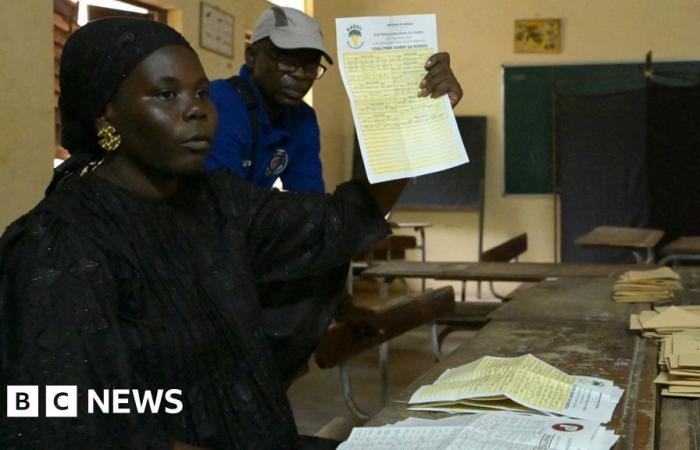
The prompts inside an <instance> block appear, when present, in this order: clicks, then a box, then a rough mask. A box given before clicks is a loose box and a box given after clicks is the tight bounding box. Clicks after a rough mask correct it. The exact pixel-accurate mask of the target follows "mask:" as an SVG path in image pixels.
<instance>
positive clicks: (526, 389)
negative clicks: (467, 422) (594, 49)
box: [409, 354, 623, 423]
mask: <svg viewBox="0 0 700 450" xmlns="http://www.w3.org/2000/svg"><path fill="white" fill-rule="evenodd" d="M622 393H623V390H622V389H620V388H618V387H617V386H615V385H613V383H612V382H611V381H609V380H604V379H602V378H593V377H584V376H572V375H567V374H566V373H564V372H562V371H561V370H559V369H557V368H555V367H552V366H550V365H549V364H547V363H545V362H544V361H542V360H540V359H537V358H536V357H535V356H533V355H530V354H527V355H523V356H518V357H515V358H500V357H495V356H484V357H483V358H480V359H478V360H476V361H474V362H472V363H469V364H466V365H464V366H461V367H457V368H455V369H448V370H447V371H445V373H443V374H442V375H441V376H440V378H438V379H437V380H436V381H435V383H433V384H431V385H427V386H422V387H421V388H419V389H418V390H417V391H416V392H415V393H414V394H413V396H411V399H410V400H409V403H410V405H411V407H410V408H409V409H414V408H415V409H420V410H423V411H425V410H433V407H435V409H436V410H440V411H446V410H447V408H446V405H447V404H448V402H452V403H456V404H461V405H464V403H462V402H464V401H467V400H468V401H469V403H470V404H472V405H473V404H474V403H475V402H479V405H480V406H481V407H482V408H489V404H490V402H491V401H492V400H493V399H494V397H495V398H503V397H505V398H507V399H509V400H511V401H512V402H514V403H517V404H518V405H522V406H525V407H526V408H529V409H530V410H534V411H541V412H546V413H555V414H560V415H563V416H568V417H574V418H577V419H584V420H591V421H595V422H597V423H607V422H609V421H610V419H611V418H612V414H613V411H614V410H615V407H616V406H617V403H618V402H619V400H620V398H621V397H622ZM499 396H502V397H499ZM498 406H499V408H495V409H501V408H503V406H504V403H503V402H498ZM504 409H511V408H504ZM512 409H514V410H515V409H516V408H512ZM450 412H457V411H450Z"/></svg>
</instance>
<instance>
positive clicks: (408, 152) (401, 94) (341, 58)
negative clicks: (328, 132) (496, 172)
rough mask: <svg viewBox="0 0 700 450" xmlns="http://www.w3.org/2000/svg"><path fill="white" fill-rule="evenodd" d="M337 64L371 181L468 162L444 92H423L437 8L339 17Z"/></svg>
mask: <svg viewBox="0 0 700 450" xmlns="http://www.w3.org/2000/svg"><path fill="white" fill-rule="evenodd" d="M335 23H336V36H337V45H338V64H339V66H340V75H341V77H342V78H343V84H344V85H345V90H346V91H347V93H348V97H349V99H350V106H351V108H352V115H353V118H354V120H355V130H356V132H357V139H358V142H359V144H360V150H361V152H362V159H363V161H364V163H365V169H366V171H367V178H368V179H369V181H370V183H378V182H381V181H389V180H394V179H398V178H406V177H415V176H418V175H425V174H429V173H433V172H438V171H441V170H445V169H449V168H451V167H455V166H458V165H460V164H464V163H467V162H469V158H468V157H467V152H466V150H465V148H464V144H463V143H462V139H461V137H460V134H459V129H458V128H457V122H456V121H455V117H454V113H453V112H452V107H451V106H450V101H449V99H448V98H447V96H446V95H444V96H442V97H440V98H437V99H431V98H429V97H418V90H419V89H420V87H419V84H420V82H421V80H422V79H423V77H424V76H425V75H426V73H427V72H426V70H425V63H426V61H427V60H428V58H429V57H430V56H431V55H432V54H434V53H436V52H437V26H436V22H435V15H434V14H425V15H416V16H388V17H353V18H342V19H336V21H335Z"/></svg>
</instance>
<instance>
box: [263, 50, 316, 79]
mask: <svg viewBox="0 0 700 450" xmlns="http://www.w3.org/2000/svg"><path fill="white" fill-rule="evenodd" d="M261 49H262V51H263V52H265V53H267V54H268V55H269V56H270V57H272V59H274V60H275V63H276V64H277V70H278V71H279V72H282V73H288V74H292V73H294V72H296V71H297V69H299V68H301V70H302V71H303V73H304V75H305V76H306V77H308V78H314V79H316V80H318V79H320V78H321V77H322V76H323V74H324V73H326V70H327V68H326V66H324V65H323V64H320V63H317V62H307V63H305V62H301V61H299V60H298V59H295V58H291V57H289V56H285V55H280V54H279V53H277V52H275V51H274V50H271V49H267V48H264V47H262V48H261Z"/></svg>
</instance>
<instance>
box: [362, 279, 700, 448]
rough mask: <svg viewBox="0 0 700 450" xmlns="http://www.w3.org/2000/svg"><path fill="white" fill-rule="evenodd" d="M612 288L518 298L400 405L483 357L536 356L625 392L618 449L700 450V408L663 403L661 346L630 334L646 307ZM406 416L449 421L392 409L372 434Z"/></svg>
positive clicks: (375, 422)
mask: <svg viewBox="0 0 700 450" xmlns="http://www.w3.org/2000/svg"><path fill="white" fill-rule="evenodd" d="M698 272H700V271H698ZM688 274H689V272H688V271H687V270H684V271H682V272H681V275H682V277H685V276H687V275H688ZM696 275H697V272H696ZM613 283H614V279H612V278H566V279H560V280H555V281H545V282H542V283H540V284H539V285H537V286H535V287H533V288H531V289H527V290H523V291H519V292H518V293H516V296H515V298H514V301H512V302H510V303H508V304H506V305H504V306H503V307H502V308H501V309H500V310H499V311H497V312H496V313H494V314H493V319H492V320H491V322H489V323H488V324H487V325H486V326H484V328H482V329H481V330H480V331H479V332H478V333H477V334H476V335H475V336H473V337H472V338H470V339H469V340H467V341H465V343H464V344H462V345H461V346H460V347H459V348H458V349H456V350H455V351H454V352H453V353H452V354H450V355H449V356H448V357H447V358H446V359H444V360H442V361H440V362H439V363H437V364H436V365H435V366H434V367H433V368H432V369H430V370H429V371H428V372H426V373H425V374H424V375H422V376H421V377H420V378H418V379H417V380H416V381H414V382H413V383H412V384H411V385H410V386H409V387H408V388H407V389H406V390H405V391H404V392H403V393H402V394H401V395H400V396H399V398H398V399H397V400H399V401H404V402H405V401H407V400H408V398H410V396H411V394H412V393H413V392H415V390H416V389H418V388H419V387H420V386H422V385H425V384H429V383H432V382H433V381H434V380H435V379H436V378H437V377H439V376H440V375H441V374H442V373H443V371H444V370H446V369H447V368H450V367H456V366H460V365H463V364H466V363H469V362H472V361H474V360H476V359H478V358H480V357H482V356H485V355H496V356H518V355H521V354H524V353H533V354H534V355H535V356H537V357H539V358H541V359H543V360H544V361H546V362H548V363H550V364H553V365H554V366H556V367H558V368H560V369H562V370H564V371H566V372H568V373H570V374H574V375H592V376H600V377H603V378H607V379H610V380H613V381H614V382H615V384H617V385H618V386H620V387H622V388H623V389H625V394H624V396H623V397H622V399H621V400H620V403H619V404H618V406H617V408H616V410H615V413H614V415H613V420H612V421H611V422H610V423H609V424H607V427H608V428H612V429H614V430H615V432H616V433H618V434H620V435H621V438H620V440H619V441H618V444H617V445H616V446H615V448H616V449H627V450H647V449H661V450H666V449H694V450H697V449H698V446H699V443H700V435H699V434H698V433H700V432H699V431H697V430H699V428H698V425H700V420H699V419H698V417H699V416H700V406H699V405H700V402H699V401H698V400H690V399H678V398H674V399H670V398H662V397H660V395H659V393H658V392H657V389H656V386H655V385H654V384H653V380H654V378H655V376H656V373H657V349H656V343H655V342H654V341H652V340H647V339H642V338H641V337H640V336H638V335H637V333H634V332H632V331H629V330H628V321H629V314H630V313H631V312H633V311H637V310H640V309H645V308H648V306H647V305H639V304H638V305H633V304H618V303H613V302H612V301H611V300H610V298H611V292H612V286H613ZM698 297H700V296H698V295H696V296H695V297H693V298H690V297H689V296H687V295H686V296H685V297H684V303H685V302H693V303H700V299H699V298H698ZM555 306H556V307H555ZM577 312H578V313H577ZM408 416H417V417H430V418H437V417H444V416H445V415H444V414H440V413H421V412H417V411H408V409H407V408H406V404H405V403H397V402H392V403H390V404H388V405H387V406H386V407H385V408H384V409H382V410H381V411H380V412H379V413H378V414H377V415H375V416H374V417H373V418H372V419H371V420H370V421H369V422H368V423H367V426H380V425H384V424H387V423H393V422H395V421H397V420H402V419H405V418H406V417H408Z"/></svg>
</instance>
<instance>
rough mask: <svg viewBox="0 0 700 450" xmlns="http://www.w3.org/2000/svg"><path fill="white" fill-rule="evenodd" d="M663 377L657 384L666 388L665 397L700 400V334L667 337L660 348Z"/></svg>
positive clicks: (688, 332) (688, 333) (687, 333)
mask: <svg viewBox="0 0 700 450" xmlns="http://www.w3.org/2000/svg"><path fill="white" fill-rule="evenodd" d="M659 365H660V366H661V373H659V376H658V377H656V380H654V383H657V384H662V385H666V388H664V389H663V390H662V391H661V394H662V395H665V396H670V397H695V398H700V330H698V329H694V330H688V331H683V332H680V333H673V334H671V335H670V336H666V337H664V339H663V340H662V341H661V347H660V348H659Z"/></svg>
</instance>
